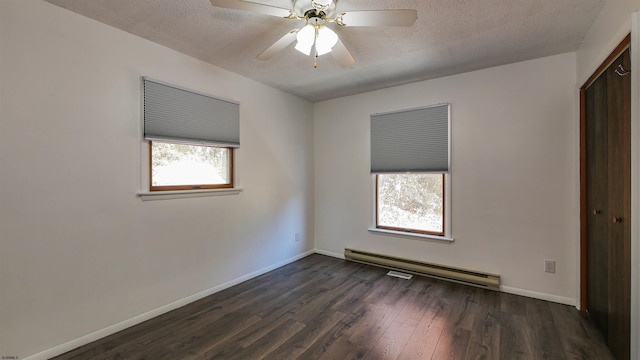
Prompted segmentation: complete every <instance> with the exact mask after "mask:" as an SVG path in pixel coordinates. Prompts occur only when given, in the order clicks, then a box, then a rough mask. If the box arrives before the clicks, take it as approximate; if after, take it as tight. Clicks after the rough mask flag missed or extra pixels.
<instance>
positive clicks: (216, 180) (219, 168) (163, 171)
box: [151, 141, 231, 186]
mask: <svg viewBox="0 0 640 360" xmlns="http://www.w3.org/2000/svg"><path fill="white" fill-rule="evenodd" d="M230 151H231V150H230V149H229V148H220V147H213V146H201V145H185V144H170V143H163V142H156V141H154V142H152V143H151V186H179V185H221V184H229V183H230V174H229V168H230V167H229V165H230V164H229V158H230V156H229V152H230Z"/></svg>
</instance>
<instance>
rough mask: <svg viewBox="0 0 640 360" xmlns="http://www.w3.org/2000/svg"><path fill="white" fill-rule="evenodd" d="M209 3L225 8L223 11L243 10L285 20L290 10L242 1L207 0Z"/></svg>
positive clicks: (289, 14)
mask: <svg viewBox="0 0 640 360" xmlns="http://www.w3.org/2000/svg"><path fill="white" fill-rule="evenodd" d="M209 1H211V5H213V6H215V7H220V8H225V9H233V10H243V11H252V12H257V13H260V14H265V15H271V16H277V17H282V18H286V17H289V16H291V10H289V9H284V8H279V7H275V6H270V5H263V4H256V3H252V2H249V1H242V0H209Z"/></svg>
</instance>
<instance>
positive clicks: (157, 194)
mask: <svg viewBox="0 0 640 360" xmlns="http://www.w3.org/2000/svg"><path fill="white" fill-rule="evenodd" d="M240 192H242V188H239V187H236V188H230V189H205V190H176V191H139V192H138V196H139V197H140V198H141V199H142V201H151V200H171V199H188V198H197V197H206V196H222V195H238V194H239V193H240Z"/></svg>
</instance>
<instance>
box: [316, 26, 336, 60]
mask: <svg viewBox="0 0 640 360" xmlns="http://www.w3.org/2000/svg"><path fill="white" fill-rule="evenodd" d="M337 42H338V34H336V33H335V31H333V30H331V29H329V28H328V27H326V26H320V28H319V29H318V37H317V38H316V52H317V53H318V56H321V55H324V54H327V53H330V52H331V50H332V49H333V47H334V46H335V45H336V43H337Z"/></svg>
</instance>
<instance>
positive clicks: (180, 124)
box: [143, 78, 240, 147]
mask: <svg viewBox="0 0 640 360" xmlns="http://www.w3.org/2000/svg"><path fill="white" fill-rule="evenodd" d="M143 83H144V138H145V139H147V140H152V141H153V140H156V141H176V142H183V143H189V144H203V145H217V146H228V147H239V146H240V106H239V104H238V103H235V102H231V101H227V100H222V99H217V98H214V97H211V96H207V95H203V94H199V93H196V92H191V91H187V90H183V89H180V88H178V87H174V86H170V85H166V84H162V83H160V82H157V81H155V80H151V79H149V78H143Z"/></svg>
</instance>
